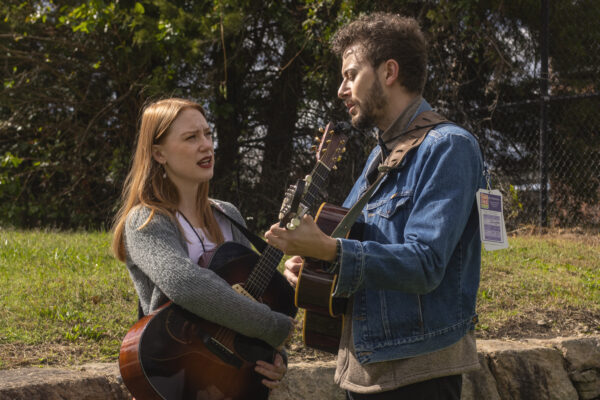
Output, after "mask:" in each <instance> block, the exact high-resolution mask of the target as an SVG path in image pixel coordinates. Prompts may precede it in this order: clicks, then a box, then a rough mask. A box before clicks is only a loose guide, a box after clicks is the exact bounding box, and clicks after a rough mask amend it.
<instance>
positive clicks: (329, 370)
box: [269, 361, 346, 400]
mask: <svg viewBox="0 0 600 400" xmlns="http://www.w3.org/2000/svg"><path fill="white" fill-rule="evenodd" d="M334 373H335V361H328V362H320V361H315V362H310V363H306V362H300V363H290V365H289V369H288V373H287V374H286V375H285V378H284V379H283V380H282V381H281V386H280V387H278V388H277V389H275V390H273V391H272V392H271V395H270V396H269V400H304V399H307V400H308V399H310V400H321V399H327V400H344V399H345V398H346V396H345V394H344V391H343V390H342V389H340V388H339V386H338V385H336V384H335V383H334V382H333V375H334Z"/></svg>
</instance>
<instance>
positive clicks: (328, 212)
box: [294, 203, 362, 354]
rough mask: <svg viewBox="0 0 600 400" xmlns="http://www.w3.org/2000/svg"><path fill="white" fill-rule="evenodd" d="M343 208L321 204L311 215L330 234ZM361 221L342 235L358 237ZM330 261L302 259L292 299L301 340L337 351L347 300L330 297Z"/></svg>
mask: <svg viewBox="0 0 600 400" xmlns="http://www.w3.org/2000/svg"><path fill="white" fill-rule="evenodd" d="M347 212H348V209H347V208H344V207H339V206H336V205H333V204H330V203H323V204H321V207H320V208H319V210H318V211H317V213H316V215H315V222H316V224H317V226H318V227H319V228H320V229H321V230H322V231H323V232H324V233H326V234H328V235H330V234H331V233H332V232H333V231H334V229H335V228H336V227H337V226H338V224H339V223H340V221H341V220H342V219H343V218H344V217H345V216H346V214H347ZM361 229H362V225H361V224H354V225H353V226H352V228H351V229H350V231H349V232H348V234H347V235H346V237H350V238H360V236H361ZM329 265H330V263H328V262H326V261H321V260H315V259H312V258H305V259H304V260H303V262H302V266H301V267H300V272H299V274H298V282H297V283H296V292H295V296H294V302H295V304H296V307H299V308H304V309H305V312H304V321H303V323H302V340H303V342H304V344H305V345H306V346H308V347H312V348H315V349H319V350H323V351H326V352H329V353H333V354H337V351H338V347H339V344H340V337H341V333H342V327H343V318H342V314H343V313H344V312H345V311H346V306H347V303H348V299H346V298H340V297H333V296H332V294H333V291H334V289H335V285H336V282H337V275H336V274H332V273H330V272H327V268H328V267H329Z"/></svg>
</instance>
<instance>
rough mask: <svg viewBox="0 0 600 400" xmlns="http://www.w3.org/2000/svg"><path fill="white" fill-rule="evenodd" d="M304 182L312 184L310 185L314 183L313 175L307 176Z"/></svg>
mask: <svg viewBox="0 0 600 400" xmlns="http://www.w3.org/2000/svg"><path fill="white" fill-rule="evenodd" d="M304 182H306V183H309V184H310V183H311V182H312V175H306V176H305V177H304Z"/></svg>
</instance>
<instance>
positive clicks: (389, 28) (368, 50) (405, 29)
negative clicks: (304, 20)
mask: <svg viewBox="0 0 600 400" xmlns="http://www.w3.org/2000/svg"><path fill="white" fill-rule="evenodd" d="M355 45H359V46H360V51H361V53H362V56H364V57H365V58H366V59H367V61H368V62H369V63H370V64H371V65H372V66H373V67H374V68H376V67H378V66H379V65H380V64H381V63H382V62H384V61H386V60H390V59H393V60H396V62H397V63H398V65H399V66H400V73H399V76H398V80H399V82H400V84H401V85H402V86H404V87H405V88H406V89H407V90H409V91H411V92H414V93H422V92H423V88H424V86H425V80H426V78H427V41H426V39H425V35H424V34H423V32H422V31H421V28H420V26H419V23H418V22H417V21H416V20H415V19H414V18H409V17H403V16H400V15H397V14H390V13H383V12H376V13H373V14H369V15H363V16H361V17H359V18H358V19H356V20H354V21H352V22H350V23H349V24H347V25H344V26H342V27H341V28H340V29H339V30H338V31H337V32H336V33H335V34H334V36H333V38H332V40H331V49H332V51H333V52H334V53H335V54H337V55H338V56H340V57H342V58H343V55H344V52H345V51H346V50H347V49H348V48H350V47H352V46H355Z"/></svg>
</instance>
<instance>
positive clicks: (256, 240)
mask: <svg viewBox="0 0 600 400" xmlns="http://www.w3.org/2000/svg"><path fill="white" fill-rule="evenodd" d="M211 206H212V208H213V210H216V211H218V212H219V214H221V215H223V216H225V217H226V218H227V219H228V220H229V221H231V223H232V224H233V225H235V227H236V228H238V229H239V230H240V232H242V233H243V234H244V236H246V238H247V239H248V240H249V241H250V243H252V245H253V246H254V247H256V250H258V252H259V253H262V252H263V251H264V250H265V248H266V247H267V242H265V241H264V240H263V239H261V238H260V237H258V235H257V234H255V233H253V232H250V230H249V229H248V228H246V227H245V226H244V225H242V224H240V223H239V222H237V221H236V220H235V219H233V218H231V217H230V216H229V215H227V214H226V213H225V212H224V211H222V210H220V209H219V207H216V206H214V205H212V204H211Z"/></svg>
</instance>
